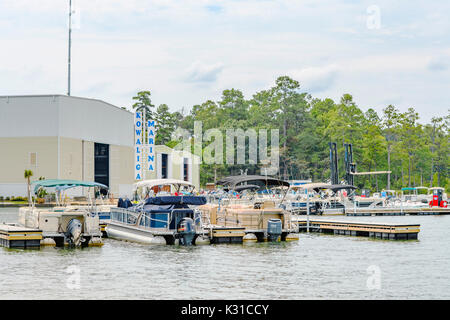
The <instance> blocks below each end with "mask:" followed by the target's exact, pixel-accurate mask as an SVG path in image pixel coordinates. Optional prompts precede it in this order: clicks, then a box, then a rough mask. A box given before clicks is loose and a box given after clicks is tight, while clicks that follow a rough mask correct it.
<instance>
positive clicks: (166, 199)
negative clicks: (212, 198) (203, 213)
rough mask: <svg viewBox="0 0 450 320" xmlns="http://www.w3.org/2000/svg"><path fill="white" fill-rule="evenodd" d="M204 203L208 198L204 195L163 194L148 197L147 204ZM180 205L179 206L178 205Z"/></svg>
mask: <svg viewBox="0 0 450 320" xmlns="http://www.w3.org/2000/svg"><path fill="white" fill-rule="evenodd" d="M183 204H184V205H187V204H191V205H197V206H199V205H202V204H206V198H205V197H203V196H162V197H153V198H148V199H147V200H146V201H145V205H183ZM177 207H178V206H177Z"/></svg>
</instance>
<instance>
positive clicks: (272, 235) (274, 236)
mask: <svg viewBox="0 0 450 320" xmlns="http://www.w3.org/2000/svg"><path fill="white" fill-rule="evenodd" d="M281 233H282V224H281V220H280V219H270V220H269V221H267V239H268V240H269V241H272V242H275V241H277V240H278V238H279V237H281Z"/></svg>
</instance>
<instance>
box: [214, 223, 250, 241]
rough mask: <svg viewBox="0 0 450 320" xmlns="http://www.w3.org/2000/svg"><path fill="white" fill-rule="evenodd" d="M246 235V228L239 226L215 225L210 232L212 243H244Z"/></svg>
mask: <svg viewBox="0 0 450 320" xmlns="http://www.w3.org/2000/svg"><path fill="white" fill-rule="evenodd" d="M244 236H245V228H239V227H213V228H211V229H210V232H209V238H210V242H211V244H219V243H242V242H243V239H244Z"/></svg>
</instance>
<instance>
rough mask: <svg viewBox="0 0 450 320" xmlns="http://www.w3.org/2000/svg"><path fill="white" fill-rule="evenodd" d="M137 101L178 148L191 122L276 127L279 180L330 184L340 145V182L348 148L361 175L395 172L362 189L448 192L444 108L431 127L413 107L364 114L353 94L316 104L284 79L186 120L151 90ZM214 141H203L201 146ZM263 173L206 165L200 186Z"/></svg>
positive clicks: (234, 93) (365, 180) (233, 92)
mask: <svg viewBox="0 0 450 320" xmlns="http://www.w3.org/2000/svg"><path fill="white" fill-rule="evenodd" d="M133 99H134V100H136V103H135V104H134V105H133V108H137V107H139V106H142V105H146V106H148V107H149V108H150V111H149V113H150V114H149V116H151V117H152V118H153V119H156V120H157V121H158V131H157V138H156V143H157V144H167V145H169V146H173V145H175V144H176V143H177V142H176V141H171V133H172V132H173V131H174V130H175V129H176V128H184V129H187V130H189V131H190V132H191V134H193V132H194V121H202V123H203V132H205V131H206V130H208V129H211V128H218V129H220V130H221V131H222V132H223V133H225V130H226V129H229V128H234V129H237V128H241V129H243V130H247V129H249V128H253V129H255V130H256V131H258V130H259V129H279V133H280V141H279V144H280V170H279V176H280V177H281V178H284V179H312V180H313V181H326V180H329V179H330V162H329V146H328V143H329V142H337V145H338V159H339V176H340V177H341V178H343V177H344V168H343V159H344V147H343V144H344V143H352V145H353V160H354V162H356V164H357V171H358V172H365V171H382V170H390V171H392V173H391V174H390V185H389V181H388V175H387V174H381V175H364V176H356V177H355V185H356V186H357V187H359V188H368V189H371V190H372V191H380V190H382V189H387V188H389V189H401V188H402V187H414V186H421V185H423V186H427V187H429V186H441V187H446V188H448V187H449V185H448V176H449V172H448V169H449V165H448V164H449V160H448V159H449V157H448V155H449V135H448V128H449V119H450V115H449V113H448V110H446V111H444V110H442V112H443V114H441V115H438V116H437V117H433V118H432V120H431V123H429V124H421V123H420V122H419V115H418V113H417V112H416V111H415V110H414V108H409V109H408V111H406V112H404V113H401V112H399V111H398V110H397V109H396V108H395V106H392V105H389V106H387V107H386V108H384V109H383V112H382V113H381V114H377V112H376V111H375V110H373V109H371V108H369V109H368V110H367V111H366V112H364V111H362V110H361V109H360V108H359V107H358V106H357V105H356V103H355V102H354V101H353V98H352V96H351V95H350V94H344V95H343V96H342V97H341V99H340V101H339V102H335V101H333V100H332V99H329V98H326V99H318V98H314V97H312V96H311V95H310V94H308V93H305V92H302V90H301V89H300V84H299V82H298V81H296V80H293V79H291V78H289V77H287V76H282V77H279V78H278V79H277V80H276V82H275V85H274V86H273V87H272V88H270V89H268V90H262V91H260V92H257V93H255V94H254V95H253V97H252V98H251V99H245V97H244V95H243V93H242V92H241V91H240V90H237V89H229V90H224V91H223V93H222V97H221V99H220V101H211V100H207V101H205V102H204V103H202V104H200V105H195V106H193V107H192V110H191V111H190V113H189V114H187V115H183V113H181V112H173V113H172V112H170V111H169V108H168V106H167V105H165V104H162V105H160V106H159V107H157V108H156V107H155V106H153V105H152V104H151V99H150V92H149V91H143V92H139V93H138V95H137V96H136V97H134V98H133ZM210 143H211V142H205V141H204V142H203V147H205V146H206V145H208V144H210ZM247 152H248V150H247ZM224 153H225V152H224ZM247 156H248V154H247ZM224 157H225V154H224ZM224 162H225V161H224ZM260 168H261V166H260V165H259V164H258V165H254V164H246V165H232V166H231V165H230V166H228V165H226V164H222V165H207V164H202V166H201V183H202V185H204V184H205V183H207V182H214V179H215V178H216V179H219V178H221V177H223V176H227V175H235V174H239V173H240V172H241V170H247V174H260V173H261V171H260Z"/></svg>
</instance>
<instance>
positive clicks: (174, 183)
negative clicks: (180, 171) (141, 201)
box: [133, 179, 195, 192]
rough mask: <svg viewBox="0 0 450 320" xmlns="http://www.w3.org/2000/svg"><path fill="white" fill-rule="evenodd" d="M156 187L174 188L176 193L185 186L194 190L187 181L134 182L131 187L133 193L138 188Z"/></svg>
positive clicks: (152, 180)
mask: <svg viewBox="0 0 450 320" xmlns="http://www.w3.org/2000/svg"><path fill="white" fill-rule="evenodd" d="M157 186H174V187H175V189H176V191H177V192H179V191H180V189H181V187H183V186H187V187H189V188H191V189H194V188H195V186H194V185H193V184H192V183H190V182H189V181H184V180H178V179H150V180H143V181H139V182H136V183H135V184H134V185H133V189H134V191H136V190H137V189H138V188H148V189H151V188H153V187H157Z"/></svg>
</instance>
